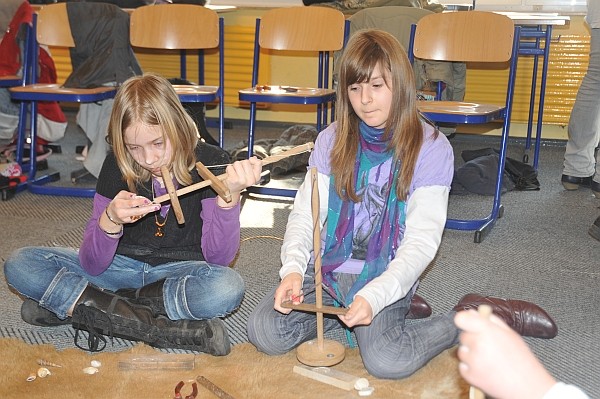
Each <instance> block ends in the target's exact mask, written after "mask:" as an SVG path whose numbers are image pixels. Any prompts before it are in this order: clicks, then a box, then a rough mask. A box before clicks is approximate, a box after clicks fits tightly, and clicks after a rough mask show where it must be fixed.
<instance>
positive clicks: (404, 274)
mask: <svg viewBox="0 0 600 399" xmlns="http://www.w3.org/2000/svg"><path fill="white" fill-rule="evenodd" d="M423 126H424V137H425V140H424V144H423V147H422V149H421V152H420V154H419V158H418V160H417V165H416V168H415V174H414V177H413V180H412V183H411V188H410V192H409V197H408V199H407V204H406V224H405V231H404V236H403V238H402V239H401V242H400V245H399V247H398V250H397V251H396V254H395V256H394V259H393V260H392V261H391V262H390V263H389V264H388V267H387V270H386V271H385V272H384V273H383V274H381V275H380V276H379V277H377V278H375V279H373V280H372V281H370V282H369V283H368V284H367V285H366V286H365V287H363V288H362V289H361V290H360V291H359V292H358V293H357V294H356V295H360V296H361V297H363V298H364V299H365V300H366V301H367V302H368V303H369V305H370V306H371V309H372V311H373V317H374V316H375V315H377V314H378V313H379V312H380V311H381V310H382V309H383V308H384V307H386V306H388V305H390V304H392V303H394V302H396V301H398V300H399V299H401V298H403V297H404V296H406V294H407V293H408V292H409V290H410V289H411V287H412V286H413V285H414V283H415V282H416V281H417V280H418V279H419V277H420V275H421V274H422V273H423V271H424V270H425V268H426V267H427V265H429V263H430V262H431V260H432V259H433V258H434V256H435V254H436V252H437V249H438V247H439V245H440V242H441V238H442V233H443V230H444V225H445V223H446V214H447V207H448V195H449V191H450V184H451V181H452V175H453V170H454V157H453V153H452V148H451V146H450V144H449V143H448V140H447V139H446V137H445V136H444V135H442V134H439V135H438V136H437V138H435V140H434V138H433V128H432V127H430V126H429V125H423ZM334 135H335V124H333V125H331V126H329V127H328V128H327V129H325V130H324V131H323V132H321V133H320V135H319V137H318V138H317V141H316V143H315V149H314V151H313V154H312V155H311V160H310V161H309V165H310V166H316V167H317V169H318V172H319V173H318V188H319V202H320V203H319V216H320V226H319V227H320V228H321V238H322V241H323V240H324V239H325V237H324V234H325V233H326V229H323V226H325V223H326V220H327V210H328V197H329V188H330V187H329V180H330V179H329V173H330V170H329V167H328V166H329V153H330V150H331V146H332V143H333V138H334ZM349 167H353V165H349ZM312 229H313V227H312V207H311V181H310V173H307V175H306V178H305V180H304V183H303V184H302V185H301V187H300V189H299V191H298V193H297V195H296V198H295V200H294V208H293V210H292V211H291V213H290V216H289V219H288V224H287V228H286V232H285V236H284V242H283V245H282V249H281V262H282V267H281V269H280V272H279V275H280V277H281V278H284V277H285V276H287V275H288V274H290V273H299V274H301V275H304V274H305V272H306V269H307V266H308V264H309V262H310V261H311V252H312V248H313V230H312ZM321 247H322V248H323V247H324V246H323V245H322V246H321Z"/></svg>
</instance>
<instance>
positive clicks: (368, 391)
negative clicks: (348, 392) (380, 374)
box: [358, 387, 375, 396]
mask: <svg viewBox="0 0 600 399" xmlns="http://www.w3.org/2000/svg"><path fill="white" fill-rule="evenodd" d="M374 391H375V388H373V387H367V388H363V389H361V390H359V391H358V396H371V395H372V394H373V392H374Z"/></svg>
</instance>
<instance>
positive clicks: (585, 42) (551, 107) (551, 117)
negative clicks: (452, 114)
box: [465, 35, 590, 126]
mask: <svg viewBox="0 0 600 399" xmlns="http://www.w3.org/2000/svg"><path fill="white" fill-rule="evenodd" d="M589 45H590V38H589V36H584V35H570V36H565V35H562V36H560V37H559V38H556V39H553V42H552V43H551V46H550V56H549V57H548V76H547V81H546V95H545V101H544V115H543V121H544V124H551V125H561V126H565V125H567V124H568V122H569V115H570V114H571V109H572V108H573V103H574V102H575V97H576V95H577V90H578V89H579V85H580V83H581V80H582V79H583V76H584V75H585V72H586V70H587V65H588V59H589ZM539 60H540V61H539V65H538V79H537V82H538V83H537V89H536V100H535V101H536V102H535V110H536V111H535V112H536V113H535V114H534V118H533V121H534V123H535V122H536V121H537V104H539V87H540V83H541V73H542V60H543V58H542V57H540V58H539ZM532 74H533V57H531V56H521V57H519V60H518V65H517V82H516V88H515V94H514V100H513V101H514V105H513V113H512V118H511V120H512V121H513V122H527V120H528V117H529V99H530V96H531V79H532ZM506 75H507V71H506V70H505V69H501V70H493V71H491V70H482V69H478V68H477V66H473V65H469V68H468V70H467V89H466V93H465V100H466V101H477V100H478V101H480V102H491V103H497V104H500V103H501V102H502V99H503V96H504V93H506V86H505V85H503V84H500V82H504V81H505V79H506Z"/></svg>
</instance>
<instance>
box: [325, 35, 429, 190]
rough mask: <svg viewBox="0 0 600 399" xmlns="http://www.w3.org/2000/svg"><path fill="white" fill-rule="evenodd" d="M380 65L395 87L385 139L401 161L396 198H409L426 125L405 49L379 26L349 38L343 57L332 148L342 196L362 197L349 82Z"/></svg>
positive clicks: (363, 77)
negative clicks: (356, 171) (357, 183)
mask: <svg viewBox="0 0 600 399" xmlns="http://www.w3.org/2000/svg"><path fill="white" fill-rule="evenodd" d="M377 65H379V67H380V69H381V71H382V72H383V75H384V80H385V83H386V85H387V86H388V87H389V88H390V89H391V90H392V93H393V94H392V106H391V107H390V110H391V111H390V115H389V116H388V119H387V122H386V126H385V131H384V138H385V139H390V143H389V147H390V149H393V152H394V159H395V160H398V159H399V160H401V168H400V173H399V177H398V179H399V181H398V185H397V186H398V188H397V193H396V195H397V197H398V199H400V200H405V199H406V198H407V196H408V192H409V189H410V183H411V181H412V176H413V174H414V171H415V164H416V162H417V157H418V156H419V151H420V149H421V145H422V144H423V127H422V125H421V120H420V118H419V113H418V111H417V99H416V87H415V80H414V75H413V70H412V66H411V64H410V62H409V61H408V57H407V55H406V51H405V50H404V48H403V47H402V45H401V44H400V43H399V42H398V40H397V39H396V38H395V37H394V36H392V35H391V34H389V33H387V32H384V31H382V30H378V29H366V30H361V31H358V32H356V33H355V34H354V35H353V36H352V37H351V38H350V40H349V41H348V44H347V45H346V48H345V49H344V53H343V55H342V57H341V61H340V72H339V85H338V87H337V99H336V116H337V133H336V138H335V142H334V146H333V149H332V152H331V172H332V174H333V175H334V176H335V189H336V191H337V193H338V195H339V196H340V198H343V199H350V200H352V201H354V202H358V201H359V200H360V198H359V197H358V195H357V194H356V189H355V184H354V182H355V181H356V178H355V176H354V167H353V165H354V164H355V161H356V157H357V152H358V143H359V135H360V132H359V123H360V119H359V117H358V116H357V115H356V113H355V112H354V110H353V108H352V104H351V103H350V99H349V97H348V87H349V86H350V85H353V84H355V83H364V82H368V81H369V79H370V78H371V75H372V73H373V70H374V69H375V67H376V66H377Z"/></svg>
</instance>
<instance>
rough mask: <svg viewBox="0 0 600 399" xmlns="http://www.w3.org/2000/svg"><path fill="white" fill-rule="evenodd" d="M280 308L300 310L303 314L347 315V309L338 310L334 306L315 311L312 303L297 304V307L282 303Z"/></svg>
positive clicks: (315, 308) (289, 303)
mask: <svg viewBox="0 0 600 399" xmlns="http://www.w3.org/2000/svg"><path fill="white" fill-rule="evenodd" d="M281 307H282V308H286V309H294V310H301V311H304V312H311V313H316V312H317V311H318V312H321V313H326V314H336V315H344V314H346V313H348V308H338V307H336V306H321V307H320V308H318V309H317V306H316V305H315V304H312V303H299V304H297V305H294V304H293V303H292V302H291V301H285V302H283V303H282V304H281Z"/></svg>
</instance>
